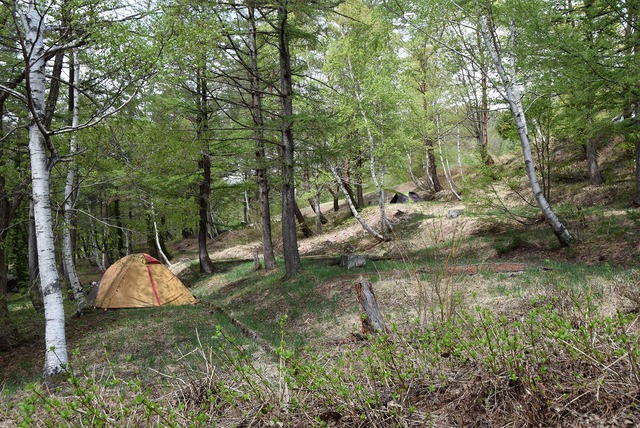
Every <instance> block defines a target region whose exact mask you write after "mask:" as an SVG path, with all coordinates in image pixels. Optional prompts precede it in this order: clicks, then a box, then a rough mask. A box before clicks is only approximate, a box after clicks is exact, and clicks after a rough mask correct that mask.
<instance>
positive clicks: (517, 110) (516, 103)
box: [478, 3, 574, 246]
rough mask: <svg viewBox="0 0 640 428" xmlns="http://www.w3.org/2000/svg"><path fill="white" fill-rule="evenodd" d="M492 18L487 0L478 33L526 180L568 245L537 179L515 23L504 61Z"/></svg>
mask: <svg viewBox="0 0 640 428" xmlns="http://www.w3.org/2000/svg"><path fill="white" fill-rule="evenodd" d="M492 17H493V10H492V7H491V4H490V3H487V4H486V5H485V7H484V8H482V9H481V16H480V18H479V20H478V25H479V29H480V34H481V37H482V40H483V43H484V45H485V47H486V49H487V52H488V54H489V57H490V58H491V62H492V63H493V66H494V68H495V70H496V73H497V74H498V76H499V79H500V83H501V84H502V87H501V88H502V95H503V96H504V98H505V100H506V101H507V102H508V104H509V108H510V109H511V113H512V115H513V118H514V120H515V124H516V129H517V131H518V136H519V138H520V146H521V148H522V155H523V158H524V164H525V170H526V173H527V177H528V179H529V184H530V186H531V190H532V191H533V195H534V197H535V199H536V202H537V203H538V206H539V208H540V210H541V211H542V213H543V214H544V216H545V218H546V219H547V221H548V222H549V225H550V226H551V230H553V233H554V234H555V235H556V237H557V238H558V240H559V241H560V243H561V244H562V245H564V246H569V245H571V244H572V243H573V241H574V237H573V236H572V235H571V233H570V232H569V230H568V229H567V228H566V226H565V225H564V224H563V223H562V222H561V221H560V219H559V218H558V216H557V215H556V213H555V211H554V210H553V209H552V208H551V205H550V204H549V202H548V201H547V199H546V198H545V196H544V193H543V191H542V189H541V187H540V184H539V182H538V177H537V174H536V168H535V163H534V160H533V156H532V154H531V144H530V142H529V130H528V126H527V120H526V114H525V110H524V107H523V105H522V95H521V93H520V90H521V88H520V83H519V82H518V78H517V73H516V64H515V61H516V57H515V43H516V23H515V22H514V21H513V20H511V22H510V25H509V28H508V30H507V31H508V36H509V39H508V46H509V51H508V52H509V55H510V58H511V61H510V62H509V61H507V60H506V59H505V56H504V53H505V52H504V50H503V48H502V45H501V44H500V43H499V35H498V33H497V30H496V24H495V21H494V19H493V18H492Z"/></svg>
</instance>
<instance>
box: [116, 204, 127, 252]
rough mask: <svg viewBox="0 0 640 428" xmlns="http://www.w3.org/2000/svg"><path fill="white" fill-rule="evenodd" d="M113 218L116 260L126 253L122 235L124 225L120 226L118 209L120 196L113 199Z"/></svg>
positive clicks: (120, 216)
mask: <svg viewBox="0 0 640 428" xmlns="http://www.w3.org/2000/svg"><path fill="white" fill-rule="evenodd" d="M113 220H114V221H115V223H116V236H117V240H118V245H117V248H116V252H117V254H116V256H117V257H116V260H117V259H120V258H121V257H124V256H125V255H126V243H125V236H124V227H122V211H121V210H120V198H116V199H115V200H114V201H113Z"/></svg>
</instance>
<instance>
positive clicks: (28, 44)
mask: <svg viewBox="0 0 640 428" xmlns="http://www.w3.org/2000/svg"><path fill="white" fill-rule="evenodd" d="M43 21H44V18H43V17H42V16H41V15H40V13H39V12H38V10H37V6H36V4H35V1H34V0H31V1H30V2H29V7H28V10H27V13H26V15H25V16H24V21H23V22H24V35H25V40H24V47H25V51H24V55H25V62H26V63H27V64H28V80H27V82H28V88H29V98H30V104H31V106H30V107H31V108H30V109H29V156H30V160H31V183H32V197H33V209H34V222H35V229H36V243H37V244H36V245H37V248H38V267H39V269H40V285H41V288H42V298H43V302H44V314H45V349H46V354H45V361H44V373H43V374H44V376H52V375H55V374H58V373H60V372H63V371H65V369H66V366H67V363H68V355H67V342H66V338H65V325H64V321H65V319H64V306H63V301H62V290H61V288H60V278H59V276H58V271H57V269H56V257H55V247H54V239H53V221H52V218H51V195H50V183H49V178H50V174H49V168H48V158H47V149H46V145H45V137H44V135H43V133H42V130H41V123H42V118H43V117H44V105H45V104H44V100H45V80H46V76H45V66H46V64H45V61H44V53H45V46H44V40H43V37H44V31H45V28H44V27H45V26H44V22H43Z"/></svg>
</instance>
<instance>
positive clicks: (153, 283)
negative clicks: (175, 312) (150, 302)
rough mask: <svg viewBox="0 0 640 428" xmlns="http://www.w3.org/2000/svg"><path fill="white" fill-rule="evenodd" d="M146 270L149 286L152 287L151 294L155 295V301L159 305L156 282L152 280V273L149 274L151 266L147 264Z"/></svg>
mask: <svg viewBox="0 0 640 428" xmlns="http://www.w3.org/2000/svg"><path fill="white" fill-rule="evenodd" d="M147 272H148V273H149V280H150V281H151V288H152V289H153V295H154V296H156V302H158V306H160V298H159V297H158V290H156V284H155V282H153V275H151V268H150V267H149V266H147Z"/></svg>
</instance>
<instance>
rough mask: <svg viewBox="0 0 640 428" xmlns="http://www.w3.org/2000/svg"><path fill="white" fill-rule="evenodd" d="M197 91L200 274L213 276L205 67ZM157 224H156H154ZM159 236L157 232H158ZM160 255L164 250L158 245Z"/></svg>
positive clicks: (197, 74) (199, 70) (201, 69)
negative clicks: (208, 246)
mask: <svg viewBox="0 0 640 428" xmlns="http://www.w3.org/2000/svg"><path fill="white" fill-rule="evenodd" d="M196 86H197V88H196V90H197V92H198V93H197V97H198V98H197V99H198V118H197V124H196V126H197V131H196V132H197V138H198V142H199V143H200V148H201V150H202V155H201V157H200V162H199V165H198V166H199V167H200V170H201V171H202V181H201V182H200V186H199V194H198V220H199V221H198V260H199V262H200V272H204V273H206V274H212V273H213V270H214V267H213V262H212V261H211V258H210V257H209V250H208V249H207V235H208V225H209V221H208V220H209V198H210V197H211V155H210V153H209V140H208V138H209V135H208V133H209V132H208V131H209V102H208V99H209V93H208V88H207V80H206V76H205V70H204V67H200V68H199V69H198V70H197V71H196ZM154 224H155V223H154ZM156 234H157V232H156ZM158 253H159V254H161V253H162V249H161V248H160V246H159V245H158Z"/></svg>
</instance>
